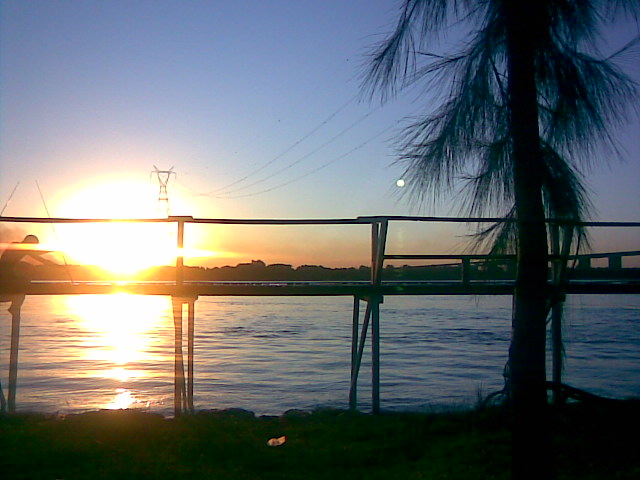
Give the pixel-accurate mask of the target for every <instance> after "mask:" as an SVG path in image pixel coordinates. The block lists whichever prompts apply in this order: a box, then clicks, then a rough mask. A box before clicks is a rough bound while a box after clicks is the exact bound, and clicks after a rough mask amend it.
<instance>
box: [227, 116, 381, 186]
mask: <svg viewBox="0 0 640 480" xmlns="http://www.w3.org/2000/svg"><path fill="white" fill-rule="evenodd" d="M380 108H382V107H381V106H380V107H378V108H375V109H373V110H371V111H370V112H368V113H367V114H365V115H363V116H362V117H360V118H359V119H358V120H356V121H355V122H353V123H351V125H349V126H348V127H346V128H344V129H343V130H342V131H340V132H339V133H338V134H336V135H334V136H333V137H331V138H330V139H329V140H327V141H326V142H324V143H323V144H321V145H320V146H318V147H316V148H315V149H313V150H312V151H311V152H309V153H307V154H306V155H304V156H302V157H300V158H298V159H297V160H295V161H294V162H291V163H290V164H288V165H286V166H284V167H282V168H281V169H280V170H277V171H275V172H273V173H272V174H270V175H267V176H266V177H262V178H261V179H259V180H256V181H255V182H253V183H250V184H248V185H244V186H242V187H238V188H235V189H232V190H229V191H226V192H225V191H221V190H224V188H221V189H218V190H217V191H216V194H218V195H226V194H230V193H234V192H239V191H242V190H246V189H247V188H250V187H254V186H256V185H259V184H261V183H263V182H265V181H267V180H269V179H271V178H273V177H275V176H276V175H279V174H281V173H282V172H285V171H287V170H289V169H290V168H293V167H295V166H296V165H298V164H299V163H301V162H303V161H304V160H306V159H307V158H309V157H311V156H312V155H314V154H316V153H318V152H319V151H320V150H322V149H323V148H325V147H326V146H327V145H329V144H331V143H333V142H334V141H336V140H337V139H338V138H340V137H342V136H343V135H345V134H346V133H347V132H349V131H350V130H352V129H353V128H355V127H356V126H358V125H359V124H360V123H362V122H364V121H365V120H366V119H367V118H369V117H370V116H371V115H373V114H374V113H375V112H376V111H377V110H379V109H380ZM214 195H215V194H214Z"/></svg>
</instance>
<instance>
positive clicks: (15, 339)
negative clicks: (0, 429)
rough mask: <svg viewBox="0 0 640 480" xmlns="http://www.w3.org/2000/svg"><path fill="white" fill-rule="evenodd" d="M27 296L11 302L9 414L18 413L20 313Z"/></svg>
mask: <svg viewBox="0 0 640 480" xmlns="http://www.w3.org/2000/svg"><path fill="white" fill-rule="evenodd" d="M24 299H25V296H24V295H18V296H16V297H15V298H13V299H12V300H11V306H10V307H9V313H11V347H10V353H9V390H8V392H7V407H8V410H9V413H14V412H15V411H16V390H17V388H18V352H19V350H20V313H21V310H22V304H23V303H24Z"/></svg>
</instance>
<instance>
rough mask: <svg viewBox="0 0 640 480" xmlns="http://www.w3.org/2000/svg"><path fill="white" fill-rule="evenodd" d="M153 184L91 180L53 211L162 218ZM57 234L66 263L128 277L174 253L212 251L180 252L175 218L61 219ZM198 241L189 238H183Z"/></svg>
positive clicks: (203, 254) (167, 262) (66, 214)
mask: <svg viewBox="0 0 640 480" xmlns="http://www.w3.org/2000/svg"><path fill="white" fill-rule="evenodd" d="M157 188H158V187H157V186H156V188H155V189H153V188H151V185H150V184H145V183H141V182H135V181H129V180H117V181H111V182H105V183H101V184H97V185H90V186H86V187H83V188H80V189H78V190H76V191H74V193H73V194H72V195H70V196H68V197H67V198H66V199H65V201H64V202H63V203H62V204H60V205H59V207H58V209H57V210H58V211H59V212H60V213H59V215H60V216H62V217H68V218H100V219H101V218H105V219H107V218H108V219H124V218H129V219H148V218H161V217H162V215H159V212H158V208H157V207H158V205H157V200H156V199H157V196H158V191H157ZM165 213H166V212H165ZM57 236H58V241H59V244H60V245H59V250H61V251H62V252H63V253H64V254H65V257H66V258H65V261H66V262H68V263H72V264H81V265H95V266H98V267H101V268H104V269H105V270H108V271H110V272H112V273H115V274H117V275H120V276H122V277H126V278H131V277H133V276H135V274H136V273H138V272H140V271H141V270H143V269H145V268H149V267H152V266H158V265H174V264H175V262H176V257H177V256H178V255H182V256H194V257H206V256H215V255H216V253H215V252H209V251H204V250H199V251H195V250H193V249H189V250H188V251H187V250H181V251H179V250H178V248H177V226H176V224H175V223H130V222H104V223H81V224H61V225H58V227H57ZM196 240H197V239H194V238H187V239H185V242H188V241H189V242H194V241H196Z"/></svg>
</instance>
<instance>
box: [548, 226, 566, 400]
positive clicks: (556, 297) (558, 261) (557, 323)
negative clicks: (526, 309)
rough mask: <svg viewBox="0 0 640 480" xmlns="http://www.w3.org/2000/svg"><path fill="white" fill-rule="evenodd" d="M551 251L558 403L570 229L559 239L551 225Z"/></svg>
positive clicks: (557, 229)
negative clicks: (563, 282) (563, 288)
mask: <svg viewBox="0 0 640 480" xmlns="http://www.w3.org/2000/svg"><path fill="white" fill-rule="evenodd" d="M550 231H551V253H552V254H553V260H552V262H551V283H552V286H553V287H552V288H553V290H552V291H551V295H550V299H549V301H550V302H551V380H552V382H553V386H554V388H553V403H554V404H556V405H559V404H561V403H562V401H563V398H562V395H561V393H560V384H561V383H562V368H563V361H562V357H563V353H564V349H563V345H562V321H563V318H562V317H563V313H564V300H565V294H564V292H563V291H562V290H561V288H562V281H563V272H564V269H565V267H566V261H567V256H568V254H569V247H570V242H571V240H570V239H571V231H568V232H567V231H565V229H563V233H564V238H563V239H562V240H563V242H562V245H561V239H560V232H561V229H560V227H559V226H558V225H555V224H554V225H551V226H550Z"/></svg>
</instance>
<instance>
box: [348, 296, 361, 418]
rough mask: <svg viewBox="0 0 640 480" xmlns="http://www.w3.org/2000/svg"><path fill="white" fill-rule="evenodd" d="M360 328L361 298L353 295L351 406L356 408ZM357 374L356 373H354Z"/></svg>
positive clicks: (352, 408)
mask: <svg viewBox="0 0 640 480" xmlns="http://www.w3.org/2000/svg"><path fill="white" fill-rule="evenodd" d="M359 330H360V298H359V297H358V296H357V295H356V296H354V297H353V320H352V326H351V382H350V385H349V408H350V409H351V410H355V409H356V408H357V406H358V384H357V383H358V382H357V378H358V375H357V373H356V369H355V368H356V362H357V361H358V332H359ZM354 374H355V375H354Z"/></svg>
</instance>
